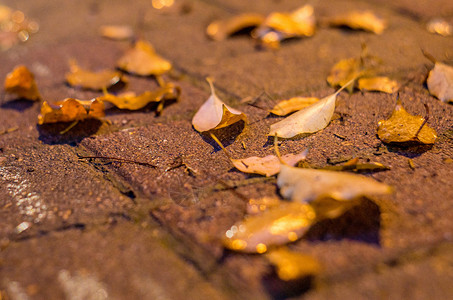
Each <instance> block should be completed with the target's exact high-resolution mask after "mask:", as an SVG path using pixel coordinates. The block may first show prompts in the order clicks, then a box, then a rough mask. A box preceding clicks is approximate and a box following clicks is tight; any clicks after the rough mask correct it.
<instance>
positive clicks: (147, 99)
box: [97, 84, 181, 110]
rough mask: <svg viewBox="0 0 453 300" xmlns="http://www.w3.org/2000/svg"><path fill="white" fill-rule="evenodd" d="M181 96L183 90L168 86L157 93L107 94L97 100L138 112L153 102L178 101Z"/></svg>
mask: <svg viewBox="0 0 453 300" xmlns="http://www.w3.org/2000/svg"><path fill="white" fill-rule="evenodd" d="M180 94H181V89H180V88H179V87H178V86H174V85H171V84H167V85H165V86H163V87H161V88H159V89H158V90H156V91H146V92H144V93H143V94H140V95H136V94H135V93H134V92H126V93H122V94H119V95H113V94H110V93H106V94H105V95H103V96H100V97H98V98H97V99H98V100H100V101H105V102H109V103H112V104H113V105H115V106H116V107H118V108H119V109H129V110H138V109H142V108H143V107H145V106H146V105H148V104H149V103H151V102H162V101H165V100H178V99H179V95H180Z"/></svg>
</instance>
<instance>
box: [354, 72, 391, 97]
mask: <svg viewBox="0 0 453 300" xmlns="http://www.w3.org/2000/svg"><path fill="white" fill-rule="evenodd" d="M358 88H359V90H361V91H377V92H383V93H387V94H393V93H395V92H396V91H398V89H399V84H398V82H397V81H395V80H392V79H390V78H388V77H384V76H378V77H369V78H359V80H358Z"/></svg>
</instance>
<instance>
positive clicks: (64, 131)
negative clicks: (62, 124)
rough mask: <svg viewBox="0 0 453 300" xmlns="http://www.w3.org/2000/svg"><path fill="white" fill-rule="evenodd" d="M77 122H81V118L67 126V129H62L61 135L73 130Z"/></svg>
mask: <svg viewBox="0 0 453 300" xmlns="http://www.w3.org/2000/svg"><path fill="white" fill-rule="evenodd" d="M77 124H79V120H76V121H74V122H72V123H71V125H69V126H68V127H66V128H65V129H63V130H62V131H60V134H61V135H63V134H65V133H66V132H68V131H69V130H71V129H72V128H74V127H75V126H76V125H77Z"/></svg>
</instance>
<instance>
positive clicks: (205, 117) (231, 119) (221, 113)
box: [192, 79, 247, 132]
mask: <svg viewBox="0 0 453 300" xmlns="http://www.w3.org/2000/svg"><path fill="white" fill-rule="evenodd" d="M208 82H209V85H210V87H211V96H210V97H209V98H208V100H206V102H205V103H203V105H202V106H201V107H200V109H199V110H198V111H197V113H196V114H195V116H194V117H193V119H192V125H193V127H194V128H195V129H196V130H197V131H199V132H205V131H209V130H213V129H219V128H223V127H227V126H229V125H231V124H233V123H236V122H238V121H241V120H243V121H244V122H247V116H246V115H245V114H244V113H242V112H240V111H238V110H236V109H233V108H231V107H229V106H228V105H226V104H225V103H223V102H222V101H221V100H220V99H219V98H218V97H217V95H216V94H215V91H214V85H213V83H212V81H211V80H210V79H208Z"/></svg>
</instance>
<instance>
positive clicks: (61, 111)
mask: <svg viewBox="0 0 453 300" xmlns="http://www.w3.org/2000/svg"><path fill="white" fill-rule="evenodd" d="M104 115H105V113H104V103H102V101H99V100H96V99H93V100H77V99H73V98H66V99H64V100H63V101H58V102H55V103H48V102H47V101H44V102H43V104H42V106H41V113H40V114H39V116H38V124H39V125H42V124H47V123H58V122H71V121H79V120H84V119H89V118H95V119H98V118H102V117H104Z"/></svg>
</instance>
